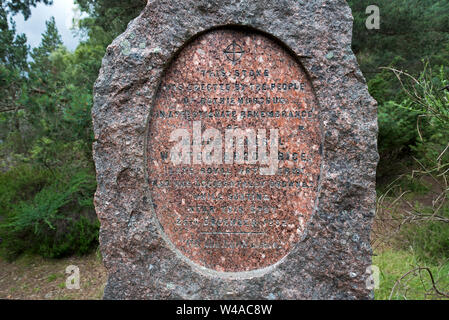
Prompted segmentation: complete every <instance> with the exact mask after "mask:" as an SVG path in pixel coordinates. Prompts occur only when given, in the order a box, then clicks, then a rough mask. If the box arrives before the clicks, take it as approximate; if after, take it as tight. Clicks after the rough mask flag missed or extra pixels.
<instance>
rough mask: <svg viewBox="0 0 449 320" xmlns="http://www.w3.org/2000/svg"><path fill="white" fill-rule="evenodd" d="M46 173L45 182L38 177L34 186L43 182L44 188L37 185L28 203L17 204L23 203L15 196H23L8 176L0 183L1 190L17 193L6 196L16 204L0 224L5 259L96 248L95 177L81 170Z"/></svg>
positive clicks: (0, 180) (3, 177)
mask: <svg viewBox="0 0 449 320" xmlns="http://www.w3.org/2000/svg"><path fill="white" fill-rule="evenodd" d="M15 171H18V170H17V169H15ZM45 173H46V174H47V175H48V176H47V177H45V178H44V177H43V174H42V173H41V174H40V176H41V177H40V178H41V179H37V181H36V182H42V181H41V180H46V181H45V183H46V184H45V185H44V186H42V185H40V186H39V187H41V188H40V189H39V188H38V187H35V189H34V190H33V191H34V192H35V194H34V196H32V197H31V198H30V199H29V200H18V199H23V197H22V196H21V195H20V194H17V193H19V192H22V190H20V189H19V187H20V183H14V182H13V181H11V180H12V179H11V174H10V173H5V174H3V175H2V177H1V179H0V182H1V183H2V184H1V185H0V189H5V188H6V185H8V186H9V185H11V184H13V185H14V184H16V186H15V188H14V189H15V190H16V192H15V193H14V192H10V193H9V199H15V201H16V204H15V205H14V206H11V207H9V208H6V209H7V211H6V212H7V214H6V216H5V217H3V219H2V221H1V224H0V237H1V238H2V243H1V247H2V249H3V253H4V254H5V255H6V256H8V257H11V256H15V255H17V254H20V253H22V252H25V251H27V252H33V253H38V254H41V255H42V256H44V257H51V258H54V257H61V256H64V255H67V254H73V253H78V254H83V253H87V252H88V251H89V250H90V249H92V247H94V246H95V245H96V244H97V239H98V227H99V226H98V220H97V219H96V216H95V211H94V208H93V202H92V193H93V192H94V190H95V186H96V185H95V178H94V176H93V175H92V174H90V173H89V172H87V171H83V170H80V171H77V172H73V173H72V172H69V174H67V173H66V172H56V173H55V172H49V171H47V172H45ZM27 195H28V196H29V195H30V193H27ZM5 200H6V201H5V202H6V203H9V201H8V199H5ZM3 206H5V205H3Z"/></svg>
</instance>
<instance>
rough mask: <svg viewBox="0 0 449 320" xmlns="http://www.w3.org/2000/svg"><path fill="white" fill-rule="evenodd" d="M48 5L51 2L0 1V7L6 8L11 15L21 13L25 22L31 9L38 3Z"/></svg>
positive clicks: (42, 0) (45, 0) (26, 0)
mask: <svg viewBox="0 0 449 320" xmlns="http://www.w3.org/2000/svg"><path fill="white" fill-rule="evenodd" d="M40 2H41V3H44V4H47V5H50V4H52V3H53V0H0V5H1V6H2V7H3V6H4V7H5V8H7V9H8V10H9V11H10V12H12V13H14V14H15V13H18V12H20V13H22V14H23V16H24V18H25V20H26V19H28V18H29V17H30V15H31V8H30V7H36V5H37V4H38V3H40Z"/></svg>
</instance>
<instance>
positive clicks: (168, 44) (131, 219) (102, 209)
mask: <svg viewBox="0 0 449 320" xmlns="http://www.w3.org/2000/svg"><path fill="white" fill-rule="evenodd" d="M223 26H232V27H233V28H239V29H240V30H244V32H247V33H251V30H258V31H260V32H262V33H264V34H267V35H271V36H272V37H274V38H275V39H277V40H276V41H278V42H279V43H282V44H283V45H285V46H286V47H287V48H289V49H290V50H291V53H292V54H293V56H294V58H295V59H297V60H298V61H299V63H300V64H301V67H302V68H303V70H304V72H305V73H306V74H307V75H308V79H309V81H310V83H311V86H312V90H313V92H314V94H315V96H316V100H317V104H318V106H319V108H318V109H319V119H320V123H319V127H320V131H321V132H320V134H319V136H320V137H321V140H322V159H321V171H320V179H319V186H318V190H317V200H316V205H315V208H314V210H313V213H312V214H311V217H310V219H309V220H308V222H307V224H306V227H305V230H304V232H303V233H302V236H301V238H300V239H298V240H297V241H295V243H293V244H292V245H291V247H290V248H289V253H288V255H287V256H286V257H284V258H283V259H282V260H281V261H279V262H278V263H276V264H275V265H273V266H271V268H270V269H269V270H265V271H264V272H260V273H258V272H257V270H256V271H255V272H254V273H253V274H251V275H247V274H246V275H242V276H241V277H239V274H238V272H236V273H235V274H233V275H232V276H230V277H226V276H225V275H222V274H214V273H210V272H208V269H204V268H203V269H202V268H201V267H198V266H195V265H192V263H191V262H189V261H187V260H186V259H185V257H183V256H182V255H181V254H180V253H179V252H176V251H175V250H173V248H171V247H170V246H169V244H168V243H167V241H166V239H164V235H163V234H162V232H161V228H160V221H159V220H158V218H157V217H156V215H155V214H154V211H153V209H152V207H153V202H152V194H151V191H150V187H149V184H148V181H147V178H148V177H147V176H146V175H148V172H147V169H148V165H147V163H146V162H145V161H146V160H147V150H151V149H152V147H151V142H152V139H151V137H150V138H148V139H147V138H146V137H147V134H148V121H149V120H150V121H151V118H150V117H149V116H150V111H151V108H152V106H153V105H154V103H155V102H156V98H157V96H156V94H157V92H158V88H159V84H160V83H161V81H162V79H163V77H164V73H165V72H166V70H167V68H168V67H169V66H170V64H171V62H172V59H173V57H175V54H176V53H178V52H180V50H182V48H184V47H185V46H186V44H187V45H188V44H189V43H190V42H191V41H192V39H196V37H197V36H198V34H202V33H204V32H207V31H208V30H211V29H214V28H218V27H223ZM351 37H352V16H351V12H350V8H349V7H348V5H347V4H346V2H345V1H343V0H341V1H340V0H329V1H318V0H310V1H293V0H283V1H282V0H279V1H257V0H255V1H231V0H228V1H226V0H215V1H214V0H207V1H206V0H204V1H203V0H195V1H194V0H185V1H174V0H166V1H163V0H161V1H158V0H154V1H149V2H148V5H147V7H146V8H145V9H144V11H143V12H142V13H141V15H140V16H139V17H137V18H136V19H135V20H133V21H132V22H131V23H130V24H129V25H128V28H127V30H126V31H125V33H123V34H122V35H120V36H119V37H118V38H117V39H115V40H114V42H113V43H112V44H111V45H110V46H109V47H108V49H107V53H106V55H105V57H104V59H103V65H102V68H101V71H100V75H99V78H98V80H97V82H96V84H95V88H94V91H95V92H94V108H93V111H92V114H93V122H94V131H95V143H94V159H95V164H96V170H97V181H98V188H97V192H96V195H95V206H96V210H97V214H98V217H99V219H100V222H101V230H100V244H101V252H102V254H103V258H104V264H105V266H106V268H107V270H108V273H109V277H108V283H107V286H106V288H105V294H104V298H105V299H370V298H372V297H373V294H372V291H371V290H369V289H367V288H366V284H365V282H366V280H367V276H368V275H367V274H366V273H365V272H366V268H367V267H368V266H369V265H370V264H371V247H370V244H369V236H370V231H371V222H372V218H373V216H374V212H375V196H376V194H375V170H376V165H377V161H378V154H377V147H376V144H377V143H376V142H377V141H376V137H377V115H376V103H375V101H374V100H373V99H372V98H371V97H370V96H369V94H368V90H367V87H366V83H365V80H364V78H363V75H362V74H361V72H360V70H359V67H358V64H357V61H356V59H355V56H354V54H353V53H352V51H351ZM181 52H182V51H181ZM151 124H152V122H150V125H151ZM156 147H157V146H156ZM156 147H155V148H156ZM273 261H274V260H273ZM236 270H243V269H238V268H237V269H236Z"/></svg>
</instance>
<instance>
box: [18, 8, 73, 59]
mask: <svg viewBox="0 0 449 320" xmlns="http://www.w3.org/2000/svg"><path fill="white" fill-rule="evenodd" d="M74 8H75V5H74V4H73V0H53V5H51V6H46V5H44V4H41V3H39V4H38V5H37V6H36V8H34V7H31V17H29V18H28V20H27V21H25V20H24V19H23V15H22V14H20V13H19V14H17V15H15V16H14V17H13V18H14V21H15V22H16V28H17V33H25V34H26V36H27V40H28V44H29V45H30V46H31V47H32V48H34V47H36V46H38V45H39V44H40V42H41V35H42V33H43V32H44V31H45V21H47V20H48V19H50V17H52V16H53V17H55V20H56V26H57V27H58V31H59V33H60V35H61V37H62V41H64V45H65V46H66V47H67V48H68V49H69V50H71V51H73V50H74V49H75V48H76V46H77V45H78V42H79V40H78V39H77V38H76V37H75V36H74V35H73V32H72V30H70V28H71V27H72V19H73V17H74V15H75V12H74V10H73V9H74Z"/></svg>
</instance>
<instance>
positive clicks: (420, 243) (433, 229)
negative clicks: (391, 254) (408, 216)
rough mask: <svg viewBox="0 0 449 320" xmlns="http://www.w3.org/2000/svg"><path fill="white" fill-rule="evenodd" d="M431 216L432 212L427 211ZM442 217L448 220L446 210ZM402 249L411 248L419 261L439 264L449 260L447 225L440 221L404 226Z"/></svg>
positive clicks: (448, 229) (448, 227)
mask: <svg viewBox="0 0 449 320" xmlns="http://www.w3.org/2000/svg"><path fill="white" fill-rule="evenodd" d="M428 214H429V215H431V214H432V211H430V210H428ZM443 216H444V217H446V218H449V210H448V209H446V210H445V212H444V213H443ZM402 235H403V236H404V241H403V242H402V245H403V247H405V246H409V247H412V248H413V250H414V251H415V253H416V255H417V257H418V258H419V259H420V260H421V261H425V262H429V263H441V262H444V261H446V260H448V259H449V225H448V224H447V223H443V222H441V221H424V222H421V221H420V222H419V223H417V224H409V225H405V227H404V230H403V232H402Z"/></svg>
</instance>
